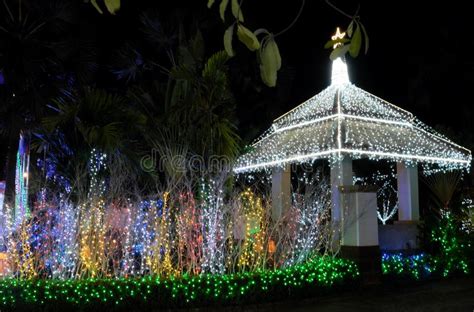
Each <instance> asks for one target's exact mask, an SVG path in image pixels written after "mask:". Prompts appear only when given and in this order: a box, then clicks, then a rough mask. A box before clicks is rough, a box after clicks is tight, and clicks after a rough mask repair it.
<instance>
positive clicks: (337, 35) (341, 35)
mask: <svg viewBox="0 0 474 312" xmlns="http://www.w3.org/2000/svg"><path fill="white" fill-rule="evenodd" d="M345 36H346V33H345V32H343V33H341V30H340V29H339V27H337V28H336V33H335V34H334V35H333V36H332V37H331V39H332V40H333V41H335V40H340V39H343V38H344V37H345ZM340 46H342V43H340V42H338V43H336V44H334V45H333V46H332V48H333V49H335V48H337V47H340Z"/></svg>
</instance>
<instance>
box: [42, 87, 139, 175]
mask: <svg viewBox="0 0 474 312" xmlns="http://www.w3.org/2000/svg"><path fill="white" fill-rule="evenodd" d="M53 102H54V106H51V107H52V108H53V109H54V110H55V113H54V114H52V115H50V116H47V117H44V118H43V120H42V125H43V127H44V129H45V130H46V133H43V134H40V135H39V137H40V138H41V139H42V144H41V145H40V147H41V150H47V151H48V153H50V154H51V155H50V157H53V158H54V161H55V162H56V165H57V170H58V171H59V173H60V174H61V175H62V176H64V177H67V179H68V180H69V181H70V182H71V183H72V182H73V181H74V180H75V179H76V178H77V176H78V175H80V174H81V172H77V170H83V169H84V168H85V167H86V164H87V162H88V160H89V155H90V151H91V150H92V149H93V148H94V149H97V150H99V151H101V152H103V153H107V154H113V155H114V156H115V157H119V158H120V159H122V160H123V161H125V162H126V163H127V166H125V167H128V168H131V170H133V169H134V168H135V169H137V168H138V167H139V155H140V154H141V152H140V151H141V150H143V148H142V142H141V141H140V137H141V135H140V134H141V133H142V131H143V127H144V125H145V123H146V118H145V116H144V115H143V114H142V113H140V112H139V111H137V110H134V109H133V107H131V106H130V105H129V102H128V101H127V99H126V98H125V97H122V96H120V95H116V94H111V93H108V92H106V91H104V90H100V89H93V88H85V89H84V90H82V91H81V92H75V93H74V94H72V95H71V96H70V97H67V98H60V99H57V100H55V101H53ZM51 134H54V135H51ZM124 174H125V173H124Z"/></svg>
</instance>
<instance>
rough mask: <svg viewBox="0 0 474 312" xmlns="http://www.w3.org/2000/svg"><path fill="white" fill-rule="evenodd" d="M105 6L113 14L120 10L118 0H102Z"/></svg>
mask: <svg viewBox="0 0 474 312" xmlns="http://www.w3.org/2000/svg"><path fill="white" fill-rule="evenodd" d="M104 3H105V6H106V7H107V10H108V11H109V12H110V14H112V15H115V13H117V12H118V10H120V0H104Z"/></svg>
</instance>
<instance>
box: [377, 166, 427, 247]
mask: <svg viewBox="0 0 474 312" xmlns="http://www.w3.org/2000/svg"><path fill="white" fill-rule="evenodd" d="M397 188H398V191H397V193H398V221H395V222H394V223H393V224H387V225H381V226H380V230H381V233H380V246H381V247H382V248H383V249H385V250H397V251H398V250H406V249H416V248H418V247H419V244H418V238H417V237H418V222H419V220H420V209H419V201H418V167H417V166H416V165H407V164H406V163H404V162H398V163H397Z"/></svg>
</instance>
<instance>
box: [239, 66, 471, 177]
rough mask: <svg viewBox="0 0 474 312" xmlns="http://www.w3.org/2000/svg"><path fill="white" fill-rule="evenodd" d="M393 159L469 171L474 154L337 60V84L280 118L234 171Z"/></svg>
mask: <svg viewBox="0 0 474 312" xmlns="http://www.w3.org/2000/svg"><path fill="white" fill-rule="evenodd" d="M344 155H348V156H350V157H351V158H353V159H357V158H364V157H368V158H370V159H388V160H393V161H405V162H411V163H428V164H436V165H439V166H440V167H442V168H468V167H469V166H470V163H471V152H470V151H469V150H468V149H466V148H464V147H462V146H460V145H457V144H456V143H454V142H452V141H450V140H449V139H448V138H446V137H444V136H443V135H441V134H439V133H437V132H436V131H434V130H433V129H432V128H430V127H428V126H426V125H425V124H423V123H422V122H421V121H419V120H418V119H417V118H416V117H415V116H414V115H413V114H412V113H410V112H408V111H406V110H404V109H401V108H399V107H397V106H395V105H393V104H391V103H389V102H387V101H385V100H383V99H381V98H378V97H376V96H375V95H372V94H370V93H369V92H367V91H364V90H362V89H360V88H358V87H356V86H355V85H353V84H352V83H351V82H350V81H349V76H348V73H347V65H346V63H345V62H344V61H343V60H342V59H341V58H337V59H336V60H335V61H334V62H333V68H332V82H331V85H330V86H329V87H328V88H326V89H324V90H323V91H321V92H320V93H318V94H317V95H315V96H313V97H312V98H310V99H309V100H307V101H305V102H304V103H303V104H301V105H299V106H297V107H296V108H294V109H293V110H291V111H289V112H288V113H286V114H284V115H283V116H281V117H279V118H277V119H275V120H274V122H273V125H272V126H271V128H270V129H268V130H267V131H266V132H265V133H264V134H263V135H262V136H260V138H258V139H257V140H256V142H255V143H254V144H253V145H252V148H251V150H250V151H249V152H248V153H246V154H244V155H242V156H241V157H240V158H239V159H238V160H237V163H236V166H235V167H234V168H235V169H234V171H235V172H237V173H239V172H247V171H255V170H260V169H264V168H271V167H276V166H282V165H285V164H288V163H303V162H311V161H314V160H316V159H331V160H334V159H340V157H342V156H344Z"/></svg>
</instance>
